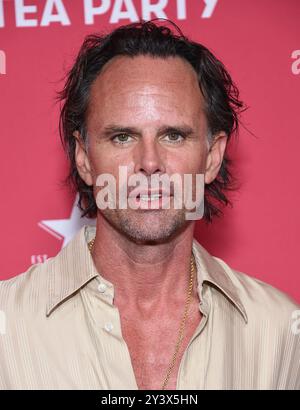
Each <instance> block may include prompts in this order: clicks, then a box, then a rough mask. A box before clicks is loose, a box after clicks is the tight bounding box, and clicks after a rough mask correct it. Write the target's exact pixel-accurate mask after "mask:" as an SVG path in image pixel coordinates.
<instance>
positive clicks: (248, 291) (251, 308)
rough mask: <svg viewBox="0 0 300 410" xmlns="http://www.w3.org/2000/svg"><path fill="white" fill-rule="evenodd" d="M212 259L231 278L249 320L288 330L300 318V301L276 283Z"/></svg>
mask: <svg viewBox="0 0 300 410" xmlns="http://www.w3.org/2000/svg"><path fill="white" fill-rule="evenodd" d="M213 258H214V259H215V260H216V261H217V263H218V264H220V265H221V266H222V268H223V269H224V271H225V272H226V274H227V275H228V276H229V278H230V279H231V282H232V283H233V285H234V287H235V289H236V292H237V294H238V296H239V299H240V300H241V302H242V304H243V306H244V308H245V310H246V312H247V316H248V319H249V321H254V322H255V323H270V326H271V327H272V326H273V327H277V328H282V329H286V330H288V331H289V332H290V331H291V330H293V329H294V328H295V323H296V321H297V318H300V304H299V303H298V302H297V301H296V300H294V299H293V298H292V297H291V296H289V295H288V294H287V293H285V292H283V291H282V290H280V289H278V288H276V287H275V286H272V285H270V284H268V283H266V282H264V281H262V280H260V279H258V278H255V277H253V276H251V275H249V274H246V273H244V272H241V271H238V270H236V269H233V268H231V267H230V266H229V265H227V264H226V263H225V262H224V261H223V260H222V259H220V258H217V257H213ZM299 333H300V323H299Z"/></svg>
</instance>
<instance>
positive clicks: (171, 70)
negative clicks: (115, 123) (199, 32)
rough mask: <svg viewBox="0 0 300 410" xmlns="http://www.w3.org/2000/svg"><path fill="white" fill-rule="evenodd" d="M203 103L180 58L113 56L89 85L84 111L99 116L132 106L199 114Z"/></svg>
mask: <svg viewBox="0 0 300 410" xmlns="http://www.w3.org/2000/svg"><path fill="white" fill-rule="evenodd" d="M203 106H204V100H203V96H202V93H201V91H200V87H199V84H198V78H197V74H196V72H195V70H194V69H193V67H192V66H191V65H190V64H189V63H188V62H187V61H185V60H183V59H182V58H180V57H168V58H157V57H152V56H137V57H128V56H116V57H114V58H113V59H111V60H110V61H109V62H108V63H107V64H105V66H104V67H103V69H102V71H101V73H100V74H99V75H98V77H97V79H96V80H95V81H94V82H93V84H92V86H91V90H90V98H89V110H88V115H89V119H95V117H97V118H98V119H99V120H100V118H101V117H105V118H107V116H112V115H122V114H124V115H126V114H127V115H128V114H130V113H132V114H133V111H132V110H134V114H135V115H138V114H139V113H140V114H141V115H143V116H145V111H147V115H149V116H150V115H151V113H152V115H156V116H157V113H158V111H159V112H161V113H163V114H164V115H168V114H169V115H172V113H173V115H177V116H178V115H180V116H185V117H186V116H196V115H199V113H200V111H202V109H203ZM103 119H104V118H101V120H102V121H103Z"/></svg>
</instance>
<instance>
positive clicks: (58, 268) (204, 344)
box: [0, 226, 300, 390]
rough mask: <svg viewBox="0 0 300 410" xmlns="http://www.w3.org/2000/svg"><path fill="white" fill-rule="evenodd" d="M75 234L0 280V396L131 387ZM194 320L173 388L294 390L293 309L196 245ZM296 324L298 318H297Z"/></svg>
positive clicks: (108, 289)
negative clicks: (196, 306) (4, 393)
mask: <svg viewBox="0 0 300 410" xmlns="http://www.w3.org/2000/svg"><path fill="white" fill-rule="evenodd" d="M94 235H95V228H94V227H88V226H85V227H83V228H82V229H81V230H80V231H79V233H78V234H77V235H76V237H75V238H74V239H73V240H72V241H71V242H70V243H69V244H68V245H67V246H66V247H65V248H63V249H62V250H61V251H60V252H59V254H58V255H57V256H56V257H53V258H50V259H48V260H47V261H46V262H44V263H40V264H36V265H33V266H31V267H30V268H29V269H28V270H27V271H26V272H25V273H23V274H21V275H19V276H16V277H14V278H12V279H9V280H6V281H2V282H0V389H100V390H101V389H105V390H106V389H121V390H123V389H124V390H127V389H137V388H138V387H137V383H136V379H135V375H134V371H133V366H132V363H131V358H130V354H129V350H128V347H127V345H126V342H125V340H124V339H123V337H122V332H121V324H120V316H119V312H118V309H117V307H116V306H115V305H114V285H113V283H110V282H108V281H107V280H105V278H103V277H102V276H101V272H98V271H97V270H96V268H95V265H94V263H93V259H92V257H91V255H90V253H89V250H88V247H87V241H89V240H91V239H92V237H93V236H94ZM193 253H194V256H195V260H196V265H197V278H198V288H197V291H198V295H199V300H200V301H201V302H199V309H200V311H201V312H202V314H203V317H202V320H201V321H200V323H199V326H198V328H197V329H196V331H195V333H194V335H193V337H192V339H191V340H190V342H189V344H188V346H187V348H186V350H185V352H184V354H183V357H182V359H181V363H180V367H179V371H178V377H177V389H178V390H181V389H197V390H203V389H300V335H299V333H300V325H299V324H298V323H297V311H298V313H299V314H300V310H299V309H300V306H299V305H297V304H296V303H295V302H294V301H293V300H292V299H290V298H289V297H288V296H287V295H285V294H284V293H282V292H280V291H279V290H277V289H275V288H274V287H272V286H270V285H267V284H266V283H263V282H261V281H259V280H257V279H254V278H252V277H249V276H247V275H246V274H244V273H241V272H238V271H235V270H233V269H231V268H230V267H229V266H228V265H227V264H226V263H225V262H224V261H222V260H221V259H220V258H217V257H214V256H212V255H210V254H209V253H208V252H207V251H206V250H205V249H204V248H203V247H202V246H201V245H200V244H199V243H198V242H197V241H196V240H194V242H193ZM298 317H300V315H298Z"/></svg>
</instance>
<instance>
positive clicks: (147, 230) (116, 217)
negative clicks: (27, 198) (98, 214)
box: [104, 210, 187, 245]
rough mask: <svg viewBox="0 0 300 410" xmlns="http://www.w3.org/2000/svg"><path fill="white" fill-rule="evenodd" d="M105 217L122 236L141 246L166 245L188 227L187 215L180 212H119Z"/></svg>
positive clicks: (106, 214)
mask: <svg viewBox="0 0 300 410" xmlns="http://www.w3.org/2000/svg"><path fill="white" fill-rule="evenodd" d="M104 216H105V218H106V220H107V221H108V222H109V223H110V224H111V225H112V226H113V227H114V228H115V229H116V230H118V232H119V233H120V234H122V235H124V236H126V237H127V238H128V239H129V240H131V241H133V242H135V243H139V244H149V245H151V244H153V245H154V244H159V243H166V242H168V241H170V240H171V239H172V238H174V237H176V236H177V235H178V234H179V233H180V232H181V231H182V230H184V228H185V227H186V225H187V221H186V219H185V214H184V213H183V212H182V211H179V210H151V211H149V210H147V211H141V210H138V211H130V212H128V211H127V212H126V210H125V211H124V210H119V211H114V212H113V214H110V212H105V215H104Z"/></svg>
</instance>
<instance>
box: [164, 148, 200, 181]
mask: <svg viewBox="0 0 300 410" xmlns="http://www.w3.org/2000/svg"><path fill="white" fill-rule="evenodd" d="M205 165H206V155H205V153H204V152H203V151H201V150H198V149H195V150H192V151H189V152H186V153H185V154H184V155H176V156H174V157H171V156H169V158H168V173H169V174H170V173H179V174H181V175H183V174H201V173H204V172H205Z"/></svg>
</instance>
